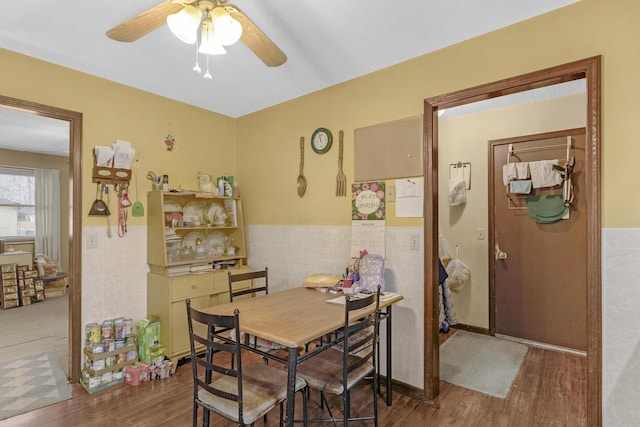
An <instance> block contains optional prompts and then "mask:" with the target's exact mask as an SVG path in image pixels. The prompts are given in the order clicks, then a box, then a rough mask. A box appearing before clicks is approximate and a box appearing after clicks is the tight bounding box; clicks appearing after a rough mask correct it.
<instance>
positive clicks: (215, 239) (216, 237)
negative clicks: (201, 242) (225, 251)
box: [207, 231, 227, 249]
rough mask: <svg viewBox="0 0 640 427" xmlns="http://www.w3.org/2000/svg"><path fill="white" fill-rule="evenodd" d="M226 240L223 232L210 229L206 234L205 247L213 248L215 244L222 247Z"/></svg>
mask: <svg viewBox="0 0 640 427" xmlns="http://www.w3.org/2000/svg"><path fill="white" fill-rule="evenodd" d="M226 240H227V236H225V234H224V233H221V232H219V231H212V232H211V233H209V234H208V235H207V247H209V248H212V249H213V248H215V247H216V246H221V247H223V248H224V245H225V242H226Z"/></svg>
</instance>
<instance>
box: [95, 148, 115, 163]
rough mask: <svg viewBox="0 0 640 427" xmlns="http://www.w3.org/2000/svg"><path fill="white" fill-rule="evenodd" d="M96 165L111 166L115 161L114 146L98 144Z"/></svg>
mask: <svg viewBox="0 0 640 427" xmlns="http://www.w3.org/2000/svg"><path fill="white" fill-rule="evenodd" d="M94 150H95V153H96V165H97V166H102V167H108V168H110V167H111V165H112V163H113V154H114V153H113V148H111V147H104V146H102V145H96V146H95V148H94Z"/></svg>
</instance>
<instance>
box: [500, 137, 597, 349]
mask: <svg viewBox="0 0 640 427" xmlns="http://www.w3.org/2000/svg"><path fill="white" fill-rule="evenodd" d="M568 136H569V137H570V138H571V143H572V147H573V148H572V149H571V154H570V156H574V157H575V159H576V162H575V167H574V170H573V174H572V182H573V190H574V199H573V203H572V205H571V207H570V213H569V219H562V220H560V221H557V222H554V223H550V224H543V223H539V222H536V221H534V220H533V219H531V218H530V217H529V215H528V212H527V208H526V201H525V199H526V196H524V195H514V194H511V193H508V192H507V191H506V188H505V185H504V183H503V165H505V164H506V163H507V157H508V154H509V147H510V145H511V146H512V147H513V149H514V153H515V154H514V155H512V156H511V157H510V161H511V162H512V163H513V162H531V161H537V160H547V159H563V160H561V161H560V165H563V164H564V159H565V158H566V156H567V150H566V142H567V137H568ZM556 147H557V148H556ZM584 147H585V132H584V129H583V128H581V129H572V130H567V131H561V132H554V133H547V134H541V135H532V136H526V137H518V138H509V139H503V140H496V141H490V144H489V148H490V155H491V159H492V164H491V165H490V171H491V172H490V173H491V175H490V177H491V179H490V182H491V181H492V182H493V188H492V190H493V191H490V199H491V200H490V206H493V210H492V212H491V211H490V218H489V222H490V226H492V232H493V233H492V234H493V239H491V240H490V244H491V245H492V247H491V250H490V252H491V268H490V274H491V276H492V277H491V278H490V292H491V293H492V298H491V299H490V319H489V320H490V329H491V330H492V332H494V333H496V334H501V335H507V336H511V337H517V338H522V339H526V340H531V341H535V342H539V343H545V344H551V345H555V346H561V347H566V348H571V349H576V350H581V351H585V350H586V349H587V333H586V325H587V312H586V307H587V277H586V275H587V266H586V260H587V253H586V252H587V240H586V239H587V236H586V231H587V226H586V219H587V215H588V212H587V210H586V197H585V194H586V191H585V176H584V167H585V164H584V159H585V150H584ZM532 194H536V195H544V194H562V186H556V187H548V188H539V189H534V190H533V192H532ZM497 248H499V250H498V249H497ZM494 251H495V252H494ZM500 251H501V252H504V254H506V258H505V259H496V258H499V256H498V255H500V253H499V252H500ZM491 279H493V280H491Z"/></svg>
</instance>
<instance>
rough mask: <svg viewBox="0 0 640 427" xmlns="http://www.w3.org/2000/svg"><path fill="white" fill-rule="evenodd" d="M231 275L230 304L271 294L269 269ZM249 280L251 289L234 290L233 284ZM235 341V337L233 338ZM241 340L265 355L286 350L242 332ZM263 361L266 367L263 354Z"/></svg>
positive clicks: (265, 358) (278, 345)
mask: <svg viewBox="0 0 640 427" xmlns="http://www.w3.org/2000/svg"><path fill="white" fill-rule="evenodd" d="M228 274H229V302H233V299H234V298H236V297H240V296H243V295H249V294H252V295H253V294H255V293H257V292H264V294H265V295H267V294H268V293H269V269H268V268H267V267H265V268H264V270H261V271H252V272H249V273H241V274H231V272H230V271H229V272H228ZM247 280H251V281H252V285H251V288H244V289H241V290H237V289H234V287H233V284H234V283H237V282H244V281H247ZM232 339H233V336H232ZM240 339H242V340H243V341H244V343H245V344H247V345H249V344H251V345H253V346H254V347H255V349H256V350H258V351H259V352H260V351H261V352H263V353H273V352H274V351H278V350H281V349H283V348H284V346H282V345H281V344H278V343H275V342H273V341H269V340H265V339H262V338H258V337H255V336H252V335H249V334H245V333H243V332H242V331H241V332H240ZM263 360H264V363H265V365H266V364H269V361H268V360H269V359H268V358H267V356H266V355H264V354H263Z"/></svg>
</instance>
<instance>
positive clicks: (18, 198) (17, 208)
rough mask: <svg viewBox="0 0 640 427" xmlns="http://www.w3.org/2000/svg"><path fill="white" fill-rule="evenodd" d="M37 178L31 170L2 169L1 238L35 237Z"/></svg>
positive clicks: (0, 188) (0, 201)
mask: <svg viewBox="0 0 640 427" xmlns="http://www.w3.org/2000/svg"><path fill="white" fill-rule="evenodd" d="M35 234H36V213H35V177H34V173H33V170H31V169H18V168H5V167H0V236H2V237H19V236H35Z"/></svg>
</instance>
